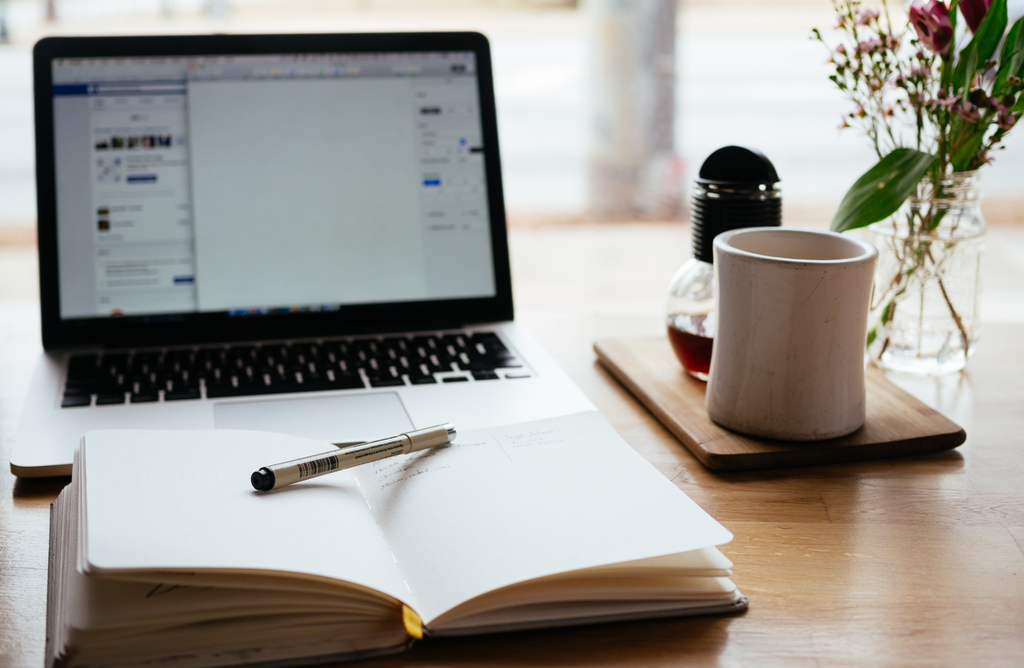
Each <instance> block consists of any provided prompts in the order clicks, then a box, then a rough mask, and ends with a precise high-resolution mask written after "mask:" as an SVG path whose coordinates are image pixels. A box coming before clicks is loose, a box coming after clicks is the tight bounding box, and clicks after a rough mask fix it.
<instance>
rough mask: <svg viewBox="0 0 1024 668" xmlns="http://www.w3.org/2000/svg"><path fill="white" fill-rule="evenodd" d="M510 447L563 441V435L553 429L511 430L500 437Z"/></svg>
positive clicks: (525, 446) (553, 443)
mask: <svg viewBox="0 0 1024 668" xmlns="http://www.w3.org/2000/svg"><path fill="white" fill-rule="evenodd" d="M501 439H502V440H504V441H505V444H506V445H508V447H510V448H527V447H530V446H534V445H555V444H557V443H564V442H565V436H564V435H561V434H559V433H558V432H557V431H556V430H555V429H530V430H528V431H519V432H513V433H511V434H505V435H503V436H502V437H501Z"/></svg>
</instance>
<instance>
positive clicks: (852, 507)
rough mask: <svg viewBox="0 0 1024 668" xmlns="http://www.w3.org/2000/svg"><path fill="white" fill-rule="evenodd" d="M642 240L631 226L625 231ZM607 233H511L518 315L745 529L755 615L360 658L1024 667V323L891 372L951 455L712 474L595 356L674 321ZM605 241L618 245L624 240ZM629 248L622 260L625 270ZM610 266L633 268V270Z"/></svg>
mask: <svg viewBox="0 0 1024 668" xmlns="http://www.w3.org/2000/svg"><path fill="white" fill-rule="evenodd" d="M645 230H646V228H636V229H633V230H631V229H629V228H624V229H623V230H620V231H619V234H620V236H621V239H631V238H633V237H634V236H636V235H640V236H641V237H643V235H645V234H648V232H647V231H645ZM601 234H605V233H604V232H594V231H593V230H589V229H580V230H579V231H576V232H573V231H572V230H569V231H556V232H550V233H549V232H544V231H539V232H524V233H519V235H518V236H517V235H515V234H514V235H513V244H512V247H513V253H514V255H513V259H514V261H515V265H514V271H515V273H516V276H517V291H518V292H517V294H520V295H524V294H525V295H526V300H527V302H528V304H529V306H530V307H531V308H529V309H526V310H524V311H521V313H520V319H521V320H522V321H523V322H524V324H526V326H527V327H528V328H530V329H531V330H532V331H533V333H534V334H535V335H536V336H537V338H538V339H540V341H541V342H542V343H543V344H544V345H545V346H546V347H547V348H548V350H549V351H550V352H552V354H553V355H554V356H555V357H556V359H558V360H559V362H560V363H561V364H562V365H563V366H564V367H565V369H566V370H567V371H568V372H569V374H570V375H571V376H572V377H573V379H574V380H575V381H576V382H577V383H579V385H580V386H581V387H582V388H583V389H584V391H585V392H586V393H587V394H588V395H589V396H590V397H591V399H592V400H593V401H594V403H595V404H597V406H598V408H599V409H600V410H601V411H602V412H603V413H604V415H605V416H606V417H607V418H608V419H609V421H610V422H611V423H612V425H614V426H615V428H616V429H617V430H618V431H619V433H620V434H622V436H623V437H624V438H625V439H626V440H627V441H628V442H629V443H630V444H631V445H632V446H633V447H635V448H636V449H637V450H638V451H639V452H641V453H642V454H643V455H644V456H645V457H646V458H647V459H648V460H650V461H651V462H652V463H653V464H654V465H655V466H656V467H657V468H658V469H659V470H660V471H662V472H663V473H664V474H665V475H666V476H667V477H669V478H670V479H671V480H672V481H673V482H675V483H676V484H677V485H678V486H679V487H680V488H681V489H683V490H684V491H685V492H686V493H687V494H689V495H690V497H691V498H693V499H694V500H695V501H696V502H697V503H699V504H700V505H701V506H703V507H704V508H705V509H706V510H708V512H710V513H711V514H712V515H713V516H714V517H715V518H717V519H718V520H719V521H720V522H722V523H723V524H724V525H725V526H726V527H728V528H729V529H730V530H731V531H732V532H733V533H734V534H735V539H734V540H733V542H732V543H730V544H728V545H726V546H724V548H723V552H725V554H726V555H728V556H729V558H731V559H732V560H733V561H734V562H735V570H734V578H733V579H734V580H735V582H736V584H737V585H738V586H739V587H740V589H741V590H742V591H743V592H744V593H745V594H746V595H747V596H748V597H749V598H750V609H749V611H747V612H746V613H745V614H741V615H738V616H731V617H716V618H699V619H679V620H663V621H647V622H635V623H623V624H612V625H606V626H595V627H588V628H577V629H562V630H552V631H543V632H530V633H518V634H507V635H498V636H490V637H479V638H462V639H453V640H437V639H432V640H428V641H426V642H423V643H421V644H420V645H418V646H417V647H416V648H415V649H414V650H412V651H411V652H409V653H406V654H403V655H400V656H397V657H393V658H386V659H380V660H376V661H372V662H367V663H366V664H365V665H368V666H376V667H380V668H383V667H385V666H404V665H422V666H441V665H444V666H452V665H457V666H476V665H520V664H529V665H550V666H563V665H587V666H591V665H623V666H626V665H629V666H633V665H649V666H662V665H723V666H751V665H757V666H773V665H779V666H832V665H869V666H880V665H893V666H906V665H929V666H930V665H955V666H966V665H985V666H997V665H1007V666H1021V665H1024V551H1022V549H1024V437H1022V435H1021V431H1022V430H1024V382H1022V380H1024V378H1022V376H1024V374H1022V373H1021V371H1022V370H1024V349H1022V347H1021V343H1022V342H1024V324H997V325H986V326H985V328H984V334H983V337H984V338H983V340H982V344H981V345H980V346H979V348H978V353H977V355H976V357H975V358H974V359H973V360H972V361H971V363H970V366H969V370H968V372H967V373H965V374H962V375H955V376H951V377H947V378H945V379H942V380H939V381H934V380H913V379H906V378H903V379H897V380H898V382H899V383H900V384H901V385H902V386H903V387H905V388H906V389H909V390H911V391H912V392H913V393H915V394H916V395H917V396H918V397H919V398H921V399H922V400H924V401H926V402H927V403H929V404H931V405H933V406H936V407H937V408H939V409H940V410H942V411H943V412H945V413H946V414H947V415H949V416H950V417H951V418H952V419H954V420H955V421H957V422H959V423H960V424H961V425H962V426H964V427H965V428H966V430H967V434H968V436H967V442H966V443H965V444H964V445H963V446H961V447H960V448H958V449H957V450H954V451H952V452H946V453H942V454H937V455H933V456H925V457H916V458H909V459H902V460H890V461H880V462H869V463H862V464H850V465H840V466H830V467H816V468H806V469H790V470H782V471H773V472H761V473H743V474H729V475H720V474H713V473H711V472H709V471H708V470H706V469H704V468H703V467H702V466H701V464H700V463H698V462H697V461H696V460H695V459H694V458H693V457H692V456H691V455H690V454H689V452H688V451H687V450H686V449H685V448H683V447H682V446H681V445H680V444H679V443H678V442H676V441H675V439H674V438H673V437H672V436H671V435H670V434H669V433H668V432H667V431H666V430H665V429H664V428H662V427H661V425H660V424H658V422H657V421H656V420H654V418H653V417H652V416H651V415H650V414H649V413H648V412H647V411H646V410H645V409H644V408H643V407H642V406H641V405H640V404H639V403H638V402H636V401H635V400H634V399H633V398H632V397H631V396H630V395H629V394H628V393H627V392H626V391H625V390H624V389H623V388H622V387H621V386H620V385H618V384H617V383H616V382H615V380H614V379H612V378H611V377H610V376H609V375H608V374H607V373H606V372H605V371H604V370H603V369H602V368H601V367H600V366H599V365H598V364H597V363H596V361H595V357H594V354H593V352H592V350H591V344H592V342H593V341H594V340H595V339H596V338H602V337H609V336H633V335H637V336H644V335H652V334H657V333H658V332H659V331H660V327H661V325H660V317H659V316H658V315H657V313H656V312H657V311H660V308H658V306H657V304H656V302H657V301H658V299H660V288H659V289H658V292H659V294H658V295H657V296H655V295H654V294H653V293H650V294H648V293H647V292H645V293H644V294H643V295H641V296H640V297H638V298H637V299H636V300H629V299H626V298H621V297H622V295H624V294H628V293H629V289H630V286H629V285H627V286H625V288H623V287H622V286H621V285H620V286H619V287H616V286H615V285H613V284H612V281H613V277H612V278H609V277H607V266H608V265H607V258H605V257H603V256H602V254H601V253H600V252H599V251H600V248H601V247H602V246H601V243H604V242H601V241H594V240H593V239H594V236H595V235H597V236H600V235H601ZM531 235H532V236H531ZM658 235H660V236H658ZM666 235H667V236H666ZM654 236H655V237H657V238H659V239H662V241H665V240H668V241H672V242H674V241H679V242H680V244H679V245H680V249H679V252H678V253H677V254H678V255H680V256H682V255H685V252H686V247H685V230H682V231H672V232H671V233H666V232H658V233H657V234H655V235H654ZM601 238H605V237H601ZM588 240H589V241H588ZM606 240H607V242H608V245H609V247H612V246H621V245H622V244H620V243H619V242H618V241H616V240H615V238H614V234H612V235H611V236H608V237H607V238H606ZM641 242H644V243H647V242H646V241H644V240H643V239H641ZM560 243H564V244H567V245H574V244H575V246H574V247H578V245H579V244H581V243H582V244H584V245H585V244H588V243H589V244H590V245H591V246H592V249H591V250H593V251H594V252H593V253H591V255H590V259H589V260H573V262H575V263H577V264H573V265H571V266H570V267H568V268H567V269H566V268H564V267H563V269H562V271H565V272H568V273H567V274H566V275H565V277H564V278H562V279H561V281H562V283H563V284H564V285H566V286H571V287H568V288H566V290H568V292H562V293H559V292H558V289H557V288H554V289H553V288H552V287H551V286H552V276H554V275H559V271H558V270H556V269H555V268H554V267H552V266H551V265H550V264H548V263H546V262H545V261H544V254H545V253H548V252H552V253H556V252H557V248H558V245H559V244H560ZM626 246H627V248H626V251H627V252H625V257H626V259H625V260H623V259H622V256H620V259H619V261H620V262H626V263H627V265H628V262H629V261H630V260H629V258H630V257H631V256H630V251H629V248H632V247H631V246H628V244H626ZM541 247H543V248H545V249H548V250H543V251H542V250H538V249H539V248H541ZM551 248H555V249H556V250H554V251H552V250H550V249H551ZM517 255H518V256H519V257H518V258H517ZM655 264H657V263H655ZM616 271H618V272H619V275H620V276H628V275H631V274H630V269H629V267H628V266H627V267H626V269H621V268H620V269H618V270H616ZM580 272H582V276H581V274H580ZM614 273H615V272H613V274H614ZM602 277H604V278H602ZM587 281H591V282H590V283H587ZM601 281H607V282H608V283H607V285H605V284H602V283H601ZM663 281H664V279H663V278H658V279H657V281H653V283H652V284H654V283H657V284H661V285H663V284H664V283H663ZM554 282H555V283H556V284H557V283H558V281H557V280H555V281H554ZM542 286H543V287H544V288H545V289H542ZM633 287H636V286H633ZM640 287H643V286H640ZM637 289H639V288H637ZM644 289H645V290H646V288H644ZM552 290H554V294H555V295H556V296H557V295H559V294H560V295H561V299H563V300H565V299H568V298H569V296H570V295H571V296H573V300H572V301H571V302H564V301H563V304H564V306H563V307H558V306H557V305H553V304H555V302H553V301H552V302H548V301H545V300H554V299H555V297H552V296H551V295H552V294H553V293H552ZM531 291H533V292H531ZM652 304H654V308H655V312H652V311H651V308H650V306H651V305H652ZM34 309H35V305H34V304H33V303H32V302H7V303H0V666H5V667H7V666H10V667H11V668H22V667H31V668H39V666H41V665H42V661H43V658H42V657H43V642H44V614H45V599H46V554H47V521H48V512H49V510H48V507H49V504H50V502H51V501H52V500H53V498H54V497H55V495H56V493H57V492H58V491H59V490H60V488H61V486H62V484H63V481H44V482H38V481H27V480H16V479H15V478H14V477H13V476H11V475H10V474H9V473H8V460H9V456H10V447H11V446H10V437H11V436H12V435H13V430H14V426H15V423H16V420H17V413H18V411H19V409H20V405H21V401H22V396H23V393H24V383H25V382H26V380H27V375H28V369H27V363H26V361H25V360H26V358H27V357H31V355H32V354H33V352H34V351H35V350H37V349H38V345H39V344H38V342H37V341H38V329H37V328H38V325H37V324H36V322H35V320H34V318H35V317H36V316H35V310H34ZM665 530H666V531H669V530H672V527H666V528H665ZM360 665H362V664H360Z"/></svg>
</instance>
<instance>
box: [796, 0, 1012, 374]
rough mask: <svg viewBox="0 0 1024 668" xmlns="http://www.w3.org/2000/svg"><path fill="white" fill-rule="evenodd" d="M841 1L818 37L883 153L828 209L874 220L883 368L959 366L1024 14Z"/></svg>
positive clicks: (849, 223)
mask: <svg viewBox="0 0 1024 668" xmlns="http://www.w3.org/2000/svg"><path fill="white" fill-rule="evenodd" d="M833 4H834V6H835V10H836V15H837V26H836V32H837V33H838V34H839V37H838V40H832V41H831V43H830V42H829V41H826V39H825V38H824V37H823V36H822V35H821V33H820V32H819V31H818V30H814V31H813V38H814V39H817V40H819V41H821V42H822V43H823V44H825V45H826V46H827V47H828V48H829V51H830V54H831V56H830V63H832V65H833V66H834V68H835V73H834V74H832V75H831V76H830V77H829V78H830V79H831V80H832V82H833V83H834V84H835V86H836V87H837V88H838V89H839V90H840V91H841V92H842V93H843V94H844V96H845V97H846V98H847V99H848V100H849V101H850V102H851V103H852V110H851V111H850V112H849V113H848V114H847V115H846V116H844V117H843V120H842V123H841V126H840V127H841V128H846V127H852V128H857V129H860V130H861V131H862V132H863V133H864V134H865V135H866V136H867V138H868V139H869V141H870V142H871V144H872V146H873V148H874V150H875V152H876V153H877V155H878V158H879V162H878V164H876V165H875V166H874V167H872V168H871V169H869V170H868V171H867V172H866V173H865V174H864V175H863V176H861V177H860V178H859V179H857V181H856V182H855V183H854V184H853V186H852V187H851V188H850V190H849V191H848V192H847V193H846V196H845V197H844V198H843V201H842V203H841V204H840V206H839V209H838V210H837V212H836V214H835V217H834V218H833V219H832V229H833V230H834V231H838V232H843V231H846V230H851V229H855V228H862V227H868V226H870V227H869V228H868V229H869V231H870V234H872V235H873V236H872V238H871V240H872V241H873V242H875V245H876V246H878V247H879V253H880V256H879V264H878V273H877V274H876V277H875V288H874V295H873V297H872V319H871V323H870V325H869V328H870V329H869V332H868V351H869V353H870V355H871V358H872V359H873V361H874V362H875V363H876V364H878V365H879V366H882V367H884V368H890V369H899V370H905V371H911V372H917V373H925V374H941V373H948V372H951V371H956V370H959V369H961V368H963V366H964V365H965V364H966V363H967V359H968V358H969V357H970V356H971V354H973V352H974V350H975V346H976V344H977V340H978V323H977V310H978V296H979V289H980V288H979V281H978V275H979V268H980V262H981V252H982V248H983V237H982V235H983V233H984V231H985V222H984V218H983V217H982V215H981V209H980V206H979V195H980V185H979V175H978V170H979V168H981V167H982V166H983V165H985V164H986V163H988V162H991V161H992V160H993V154H994V152H995V151H997V150H999V149H1000V148H1001V147H1002V146H1001V144H1002V141H1003V139H1004V138H1005V136H1006V134H1007V133H1008V132H1009V131H1010V129H1011V128H1012V127H1013V126H1014V124H1015V123H1016V122H1017V121H1018V120H1019V119H1020V116H1021V114H1022V113H1024V95H1021V94H1020V93H1021V89H1022V79H1024V18H1022V19H1021V20H1018V21H1017V22H1015V23H1014V24H1013V26H1012V27H1011V28H1010V29H1009V31H1007V30H1006V27H1007V23H1008V20H1007V10H1006V0H952V2H951V3H950V4H949V6H947V5H946V4H944V3H943V2H940V1H939V0H914V2H913V3H911V5H910V8H909V16H908V20H907V21H906V22H905V23H902V24H896V25H894V23H893V22H892V20H891V18H890V12H889V7H888V5H887V4H886V3H885V1H884V0H883V3H882V8H881V10H875V9H869V8H865V7H863V5H862V4H861V3H860V2H858V1H857V0H833ZM958 10H959V14H960V15H961V16H962V19H963V22H964V23H965V24H966V26H964V25H962V24H959V21H958V17H957V14H958ZM958 42H966V44H965V45H963V46H962V47H959V48H958Z"/></svg>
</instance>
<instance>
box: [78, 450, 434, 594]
mask: <svg viewBox="0 0 1024 668" xmlns="http://www.w3.org/2000/svg"><path fill="white" fill-rule="evenodd" d="M331 448H332V446H331V444H330V443H323V442H320V441H313V440H309V439H304V438H300V437H297V436H286V435H282V434H270V433H265V432H255V431H231V430H218V431H213V430H210V431H129V430H123V431H91V432H88V433H87V434H86V436H85V444H84V447H83V451H82V462H83V465H82V468H83V471H84V475H83V476H82V480H81V484H82V485H84V501H85V509H84V516H85V523H86V525H87V527H88V528H87V531H86V534H87V536H88V540H87V542H86V545H85V546H83V556H84V557H85V563H86V565H87V567H88V569H89V570H91V571H103V570H117V569H146V570H153V569H186V570H189V569H229V570H239V569H242V570H245V569H253V570H260V571H286V572H288V571H290V572H296V573H305V574H308V575H314V576H324V577H329V578H337V579H339V580H346V581H349V582H354V583H356V584H361V585H365V586H367V587H371V588H373V589H376V590H378V591H381V592H384V593H385V594H388V595H390V596H392V597H394V598H396V599H399V600H402V601H406V602H407V603H409V604H410V605H413V602H412V601H411V600H410V596H409V591H408V589H407V588H406V585H405V583H403V582H402V577H401V574H400V572H399V570H398V569H397V567H396V566H395V560H394V558H393V557H392V556H391V554H390V552H389V549H388V546H387V544H386V543H385V542H384V538H383V537H382V536H381V532H380V529H379V528H378V527H377V525H376V524H375V522H374V520H373V517H372V516H371V514H370V512H369V509H368V507H367V503H366V500H365V499H364V498H363V496H362V494H361V493H360V491H359V488H358V486H357V483H356V481H355V478H354V476H353V475H352V472H351V471H342V472H339V473H334V474H332V475H329V476H324V477H322V478H317V479H316V480H311V481H308V482H304V483H302V484H300V485H290V486H288V487H283V488H281V489H278V490H274V491H271V492H257V491H256V490H254V489H253V488H252V484H251V483H250V481H249V477H250V475H251V474H252V472H253V471H255V470H257V469H259V468H260V467H261V466H268V465H270V464H277V463H279V462H283V461H288V460H291V459H295V458H297V457H302V456H305V455H310V454H315V453H318V452H324V451H327V450H330V449H331ZM413 607H415V606H414V605H413Z"/></svg>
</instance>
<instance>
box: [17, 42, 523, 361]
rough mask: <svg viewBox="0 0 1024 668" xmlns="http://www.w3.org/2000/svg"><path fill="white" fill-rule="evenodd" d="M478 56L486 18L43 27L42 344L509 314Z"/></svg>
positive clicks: (485, 72) (432, 323) (218, 337)
mask: <svg viewBox="0 0 1024 668" xmlns="http://www.w3.org/2000/svg"><path fill="white" fill-rule="evenodd" d="M490 68H491V64H490V51H489V46H488V43H487V40H486V38H484V37H483V36H482V35H480V34H477V33H396V34H353V35H328V34H318V35H192V36H152V37H52V38H46V39H43V40H41V41H40V42H39V43H37V44H36V46H35V49H34V77H35V103H36V106H35V109H36V164H37V192H38V210H39V261H40V262H39V266H40V274H39V275H40V293H41V311H42V325H43V327H42V330H43V344H44V346H46V347H47V348H53V347H57V346H61V347H63V346H95V345H100V346H104V347H113V346H117V347H124V346H141V345H163V344H187V343H201V342H213V341H242V340H249V341H255V340H268V339H295V338H309V337H317V336H326V335H344V334H355V333H385V332H398V331H424V330H428V329H441V328H452V327H460V326H463V325H468V324H473V323H484V322H494V321H501V320H510V319H511V318H512V292H511V278H510V273H509V262H508V242H507V239H506V236H505V212H504V201H503V198H502V189H501V168H500V158H499V155H498V136H497V125H496V118H495V108H494V90H493V83H492V79H491V69H490Z"/></svg>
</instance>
